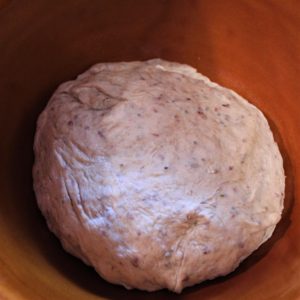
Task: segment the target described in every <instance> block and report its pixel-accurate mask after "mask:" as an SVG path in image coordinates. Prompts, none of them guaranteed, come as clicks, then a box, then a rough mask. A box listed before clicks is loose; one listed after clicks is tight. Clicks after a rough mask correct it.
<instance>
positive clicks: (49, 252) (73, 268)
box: [1, 103, 294, 299]
mask: <svg viewBox="0 0 300 300" xmlns="http://www.w3.org/2000/svg"><path fill="white" fill-rule="evenodd" d="M44 104H45V103H42V104H41V105H39V106H38V107H37V108H36V110H35V111H33V112H32V114H31V115H28V114H27V115H26V116H25V118H24V120H23V122H22V123H21V124H20V127H19V130H18V135H17V136H16V138H15V141H14V144H13V147H12V149H11V150H12V151H11V157H10V164H11V168H10V170H11V174H9V175H10V176H11V180H10V182H12V183H14V185H13V186H11V190H12V191H13V192H14V193H15V195H14V197H13V199H14V201H15V203H11V206H10V207H11V208H12V209H13V206H15V207H17V208H18V209H15V210H13V212H12V214H13V215H14V216H13V218H10V217H9V214H8V215H5V216H1V217H3V218H5V219H7V223H6V224H7V225H8V226H9V225H11V226H12V228H15V227H16V226H22V230H23V234H24V236H25V237H26V239H31V243H32V245H33V246H34V247H36V251H40V252H41V253H42V254H43V256H44V257H45V258H46V259H47V261H48V262H49V264H51V265H53V266H55V268H56V269H57V270H59V272H61V273H62V274H63V275H64V276H66V277H67V278H69V279H70V280H71V281H72V282H74V284H76V285H78V286H80V287H81V288H83V289H85V290H87V291H89V292H90V293H93V294H96V295H99V296H104V297H106V298H109V299H120V298H122V297H128V296H130V299H152V298H153V297H155V298H156V299H168V298H169V297H174V294H172V293H170V292H168V291H166V290H162V291H159V292H154V293H144V292H141V291H137V290H132V291H127V290H126V289H124V288H123V287H120V286H115V285H112V284H109V283H107V282H106V281H104V280H102V279H101V278H100V277H99V276H98V274H97V273H96V272H95V271H94V270H93V268H91V267H88V266H86V265H84V264H83V263H82V262H81V261H80V260H78V259H77V258H75V257H72V256H71V255H69V254H67V253H66V252H65V251H64V250H63V249H62V247H61V245H60V242H59V241H58V239H57V238H56V237H55V236H54V235H53V234H51V233H50V231H49V230H48V228H47V226H46V222H45V220H44V218H43V217H42V215H41V213H40V212H39V210H38V207H37V205H36V201H35V196H34V192H33V189H32V177H31V169H32V164H33V151H32V145H33V138H34V132H35V123H36V119H37V116H38V114H39V112H40V111H41V108H42V107H43V105H44ZM269 124H270V126H271V128H272V131H273V133H274V136H275V140H276V141H277V143H278V145H279V148H280V151H281V154H282V156H283V160H284V169H285V173H286V188H285V202H284V203H285V206H284V211H283V216H282V219H281V221H280V223H279V224H278V225H277V227H276V230H275V232H274V234H273V235H272V237H271V238H270V239H269V240H268V241H267V242H266V243H264V244H263V245H262V246H261V247H260V248H259V249H258V250H256V251H255V252H254V253H253V254H252V255H251V256H249V257H248V258H247V259H246V260H245V261H243V262H242V263H241V265H240V266H239V267H238V268H237V269H236V271H234V272H233V273H231V274H229V275H227V276H225V277H220V278H217V279H214V280H210V281H206V282H204V283H201V284H199V285H196V286H194V287H191V288H187V289H185V290H184V291H183V293H182V295H185V294H190V293H194V292H196V291H199V290H200V289H205V288H206V287H209V286H212V285H218V284H219V283H222V282H224V281H225V280H227V279H228V278H232V277H235V276H238V275H239V274H240V273H243V272H246V271H247V270H248V269H249V268H251V266H252V265H253V264H255V263H257V262H258V261H259V260H261V259H262V258H263V257H264V256H265V255H267V253H268V252H269V250H270V249H271V248H272V246H273V245H274V243H276V241H278V240H279V239H280V238H281V237H282V236H283V235H284V233H285V232H286V230H287V229H288V227H289V225H290V223H291V220H290V214H291V211H292V207H293V204H294V178H293V171H292V165H291V161H290V158H289V156H288V153H287V151H286V149H285V147H284V143H283V140H282V138H281V137H280V135H279V132H278V130H277V128H276V126H275V124H274V123H273V122H272V121H271V120H270V119H269ZM16 184H17V186H18V188H17V189H16V188H15V186H16Z"/></svg>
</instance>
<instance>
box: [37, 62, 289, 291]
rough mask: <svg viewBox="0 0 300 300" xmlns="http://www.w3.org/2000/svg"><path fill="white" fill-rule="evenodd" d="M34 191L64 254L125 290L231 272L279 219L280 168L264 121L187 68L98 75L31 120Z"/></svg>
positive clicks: (119, 69) (147, 65)
mask: <svg viewBox="0 0 300 300" xmlns="http://www.w3.org/2000/svg"><path fill="white" fill-rule="evenodd" d="M34 150H35V165H34V169H33V175H34V189H35V192H36V196H37V201H38V205H39V207H40V209H41V211H42V213H43V214H44V216H45V218H46V219H47V222H48V226H49V228H50V229H51V231H53V232H54V233H55V234H56V235H57V236H58V237H59V239H60V240H61V242H62V245H63V247H64V248H65V249H66V251H68V252H70V253H72V254H73V255H75V256H77V257H79V258H81V259H82V260H83V261H84V262H85V263H86V264H88V265H91V266H93V267H94V268H95V269H96V271H97V272H98V273H99V274H100V276H101V277H103V278H104V279H106V280H107V281H109V282H112V283H116V284H121V285H123V286H125V287H126V288H138V289H143V290H147V291H154V290H158V289H162V288H168V289H170V290H172V291H175V292H180V291H181V290H182V289H183V288H184V287H186V286H191V285H194V284H196V283H199V282H201V281H203V280H207V279H212V278H215V277H217V276H220V275H225V274H228V273H229V272H231V271H233V270H234V269H235V268H236V267H237V266H238V265H239V263H240V262H241V261H242V260H243V259H245V258H246V257H247V256H248V255H250V254H251V253H252V252H253V251H254V250H255V249H257V248H258V247H259V246H260V245H261V244H262V243H263V242H264V241H266V240H267V239H268V238H269V237H270V236H271V234H272V232H273V231H274V228H275V226H276V224H277V223H278V221H279V220H280V217H281V212H282V208H283V198H284V179H285V178H284V171H283V163H282V157H281V155H280V153H279V150H278V147H277V145H276V143H275V142H274V139H273V135H272V133H271V131H270V128H269V126H268V123H267V121H266V119H265V117H264V116H263V114H262V113H261V112H260V111H259V110H258V109H257V108H255V107H254V106H253V105H251V104H249V103H248V102H247V101H246V100H245V99H243V98H242V97H240V96H239V95H237V94H236V93H234V92H233V91H231V90H228V89H226V88H223V87H221V86H219V85H217V84H215V83H212V82H211V81H210V80H209V79H208V78H206V77H204V76H203V75H201V74H199V73H197V71H196V70H195V69H193V68H192V67H190V66H187V65H182V64H178V63H171V62H167V61H163V60H159V59H154V60H149V61H146V62H125V63H101V64H97V65H95V66H93V67H92V68H90V69H89V70H88V71H86V72H85V73H83V74H81V75H80V76H78V78H77V79H76V80H73V81H69V82H66V83H64V84H62V85H61V86H60V87H59V88H58V89H57V91H56V92H55V93H54V95H53V97H52V98H51V100H50V101H49V103H48V105H47V107H46V109H45V110H44V111H43V112H42V114H41V115H40V117H39V120H38V126H37V131H36V136H35V144H34Z"/></svg>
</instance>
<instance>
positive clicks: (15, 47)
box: [0, 0, 300, 300]
mask: <svg viewBox="0 0 300 300" xmlns="http://www.w3.org/2000/svg"><path fill="white" fill-rule="evenodd" d="M154 57H160V58H164V59H167V60H172V61H178V62H182V63H187V64H190V65H192V66H194V67H196V68H197V69H198V70H199V71H200V72H202V73H203V74H205V75H207V76H208V77H210V78H211V79H212V80H213V81H216V82H218V83H220V84H222V85H224V86H227V87H229V88H232V89H234V90H235V91H237V92H238V93H240V94H241V95H243V96H244V97H246V98H247V99H249V101H250V102H252V103H253V104H255V105H257V106H258V107H259V108H260V109H261V110H262V111H263V112H264V113H265V115H266V116H267V118H268V119H269V122H270V124H271V127H272V129H273V131H274V133H275V136H276V140H277V142H278V143H279V146H280V149H281V152H282V154H283V157H284V167H285V171H286V176H287V178H286V198H285V211H284V215H283V219H282V221H281V222H280V224H279V226H278V227H277V229H276V232H275V234H274V235H273V237H272V239H271V240H269V241H268V242H267V243H266V244H264V245H263V246H262V247H261V248H260V249H259V250H258V251H256V252H255V253H254V254H253V255H251V257H249V258H248V259H247V260H246V261H245V262H244V263H243V264H242V265H241V266H240V267H239V268H238V269H237V270H236V271H235V272H234V273H232V274H231V275H229V276H226V277H224V278H219V279H217V280H213V281H210V282H205V283H202V284H200V285H197V286H195V287H192V288H188V289H186V290H184V292H183V293H182V294H181V295H180V296H178V295H175V294H172V293H170V292H167V291H160V292H155V293H146V292H141V291H127V290H125V289H124V288H122V287H119V286H115V285H111V284H108V283H106V282H105V281H103V280H102V279H100V277H98V275H97V274H96V272H95V271H94V270H93V269H92V268H89V267H87V266H85V265H84V264H83V263H82V262H80V261H79V260H77V259H76V258H74V257H72V256H71V255H68V254H67V253H65V252H64V250H63V249H62V247H61V246H60V243H59V241H58V240H57V239H56V238H55V237H54V236H53V235H52V234H51V233H50V232H49V231H48V229H47V227H46V223H45V221H44V219H43V217H42V216H41V214H40V212H39V210H38V208H37V205H36V203H35V197H34V193H33V190H32V177H31V167H32V163H33V152H32V143H33V136H34V131H35V122H36V119H37V116H38V114H39V113H40V112H41V110H42V109H43V107H44V106H45V104H46V102H47V100H48V99H49V97H50V95H51V94H52V92H53V91H54V89H55V88H56V87H57V85H58V84H59V83H61V82H63V81H65V80H68V79H72V78H74V77H75V76H76V75H77V74H78V73H80V72H82V71H84V70H85V69H87V68H88V67H89V66H91V65H92V64H93V63H96V62H107V61H123V60H126V61H131V60H144V59H149V58H154ZM299 78H300V3H299V1H296V0H295V1H293V0H287V1H279V0H274V1H271V0H268V1H252V0H249V1H247V0H244V1H241V0H236V1H234V0H230V1H222V0H215V1H211V0H207V1H192V0H190V1H188V0H185V1H181V0H177V1H176V0H172V1H163V0H143V1H140V0H123V1H122V0H120V1H117V0H89V1H84V0H64V1H38V0H32V1H26V0H19V1H9V0H6V1H5V0H4V1H3V0H0V105H1V109H0V113H1V116H0V122H1V123H0V131H1V139H0V145H1V147H0V159H1V163H0V166H1V167H0V172H1V176H0V179H1V180H0V184H1V190H0V191H1V200H0V299H9V300H10V299H18V300H21V299H26V300H27V299H28V300H29V299H30V300H35V299H44V300H46V299H51V300H52V299H72V300H74V299H81V300H85V299H176V298H177V299H178V298H180V299H222V300H225V299H230V300H232V299H251V300H252V299H256V300H259V299H293V300H294V299H300V206H299V201H300V138H299V133H300V83H299Z"/></svg>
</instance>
